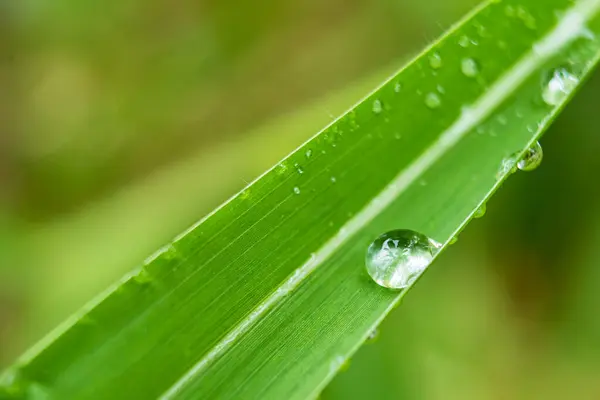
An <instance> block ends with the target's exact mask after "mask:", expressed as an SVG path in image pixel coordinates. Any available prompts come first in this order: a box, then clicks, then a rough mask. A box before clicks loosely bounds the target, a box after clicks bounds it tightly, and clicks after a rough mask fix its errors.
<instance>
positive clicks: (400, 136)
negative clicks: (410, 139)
mask: <svg viewBox="0 0 600 400" xmlns="http://www.w3.org/2000/svg"><path fill="white" fill-rule="evenodd" d="M394 137H395V138H396V140H400V139H402V135H401V134H400V132H396V133H395V134H394Z"/></svg>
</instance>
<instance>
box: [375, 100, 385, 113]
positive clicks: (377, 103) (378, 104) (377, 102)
mask: <svg viewBox="0 0 600 400" xmlns="http://www.w3.org/2000/svg"><path fill="white" fill-rule="evenodd" d="M382 111H383V104H381V100H379V99H377V100H375V101H374V102H373V112H374V113H375V114H381V112H382Z"/></svg>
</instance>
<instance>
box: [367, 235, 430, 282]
mask: <svg viewBox="0 0 600 400" xmlns="http://www.w3.org/2000/svg"><path fill="white" fill-rule="evenodd" d="M439 247H440V244H439V243H437V242H435V241H434V240H432V239H430V238H428V237H427V236H425V235H423V234H421V233H418V232H415V231H411V230H406V229H400V230H394V231H390V232H387V233H384V234H383V235H381V236H379V237H378V238H377V239H375V240H374V241H373V243H371V245H370V246H369V248H368V249H367V255H366V258H365V263H366V267H367V272H368V273H369V275H370V276H371V278H372V279H373V280H374V281H375V282H376V283H377V284H378V285H380V286H383V287H385V288H389V289H403V288H405V287H408V286H410V285H411V284H412V283H413V282H414V281H415V280H416V279H417V278H418V277H419V275H421V273H423V271H424V270H425V269H426V268H427V267H428V266H429V264H430V263H431V260H433V257H434V256H435V254H436V253H437V251H438V248H439Z"/></svg>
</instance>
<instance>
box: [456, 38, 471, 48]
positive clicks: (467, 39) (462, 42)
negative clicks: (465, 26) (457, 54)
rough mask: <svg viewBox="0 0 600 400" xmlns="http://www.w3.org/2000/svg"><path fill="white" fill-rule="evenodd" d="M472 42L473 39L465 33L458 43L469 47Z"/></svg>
mask: <svg viewBox="0 0 600 400" xmlns="http://www.w3.org/2000/svg"><path fill="white" fill-rule="evenodd" d="M470 44H471V39H469V37H468V36H466V35H463V36H461V37H460V39H458V45H459V46H460V47H464V48H467V47H469V45H470Z"/></svg>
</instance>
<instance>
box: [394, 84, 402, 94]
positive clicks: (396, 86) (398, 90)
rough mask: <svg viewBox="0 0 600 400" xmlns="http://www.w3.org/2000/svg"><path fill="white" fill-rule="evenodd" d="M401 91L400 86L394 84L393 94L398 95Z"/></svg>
mask: <svg viewBox="0 0 600 400" xmlns="http://www.w3.org/2000/svg"><path fill="white" fill-rule="evenodd" d="M401 91H402V84H401V83H400V82H396V84H395V85H394V92H396V93H400V92H401Z"/></svg>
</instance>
